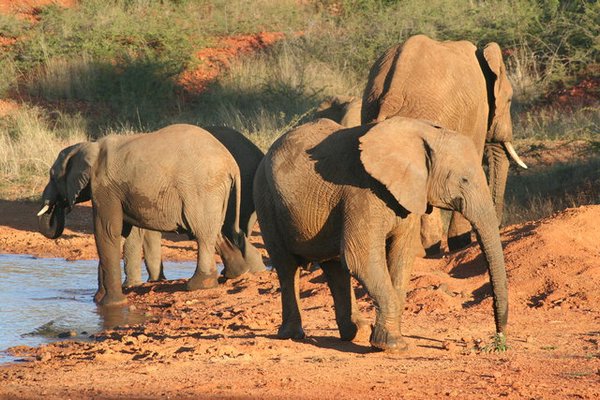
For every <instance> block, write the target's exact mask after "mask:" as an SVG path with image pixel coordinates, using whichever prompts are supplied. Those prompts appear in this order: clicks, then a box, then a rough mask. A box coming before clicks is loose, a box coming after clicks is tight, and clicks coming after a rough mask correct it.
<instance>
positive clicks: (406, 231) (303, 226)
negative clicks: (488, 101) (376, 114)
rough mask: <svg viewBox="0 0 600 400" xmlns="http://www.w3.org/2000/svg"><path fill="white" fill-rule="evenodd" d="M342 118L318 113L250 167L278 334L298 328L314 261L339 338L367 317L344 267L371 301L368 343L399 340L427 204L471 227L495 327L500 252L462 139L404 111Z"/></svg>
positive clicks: (480, 180)
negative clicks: (302, 284) (302, 271)
mask: <svg viewBox="0 0 600 400" xmlns="http://www.w3.org/2000/svg"><path fill="white" fill-rule="evenodd" d="M342 128H343V127H342V126H341V125H339V124H337V123H335V122H333V121H331V120H327V119H320V120H317V121H314V122H311V123H308V124H305V125H302V126H300V127H298V128H297V129H294V130H292V131H290V132H288V133H287V134H285V135H283V136H282V137H280V138H279V139H278V140H277V141H276V142H275V143H274V144H273V145H272V147H271V148H270V150H269V151H268V152H267V154H266V155H265V158H264V159H263V161H262V162H261V164H260V165H259V167H258V170H257V172H256V177H255V179H254V203H255V205H256V212H257V214H258V221H259V223H260V226H261V231H262V235H263V238H264V241H265V245H266V248H267V250H268V251H269V255H270V256H271V260H272V262H273V266H274V267H275V269H276V271H277V275H278V277H279V282H280V285H281V298H282V306H283V313H282V316H283V322H282V324H281V327H280V328H279V331H278V336H279V337H280V338H302V337H304V331H303V329H302V321H301V312H300V309H299V306H298V302H299V289H298V275H299V267H301V266H304V265H306V264H308V263H310V262H314V261H316V262H319V263H320V264H321V266H322V269H323V272H324V274H325V276H326V279H327V283H328V285H329V287H330V289H331V292H332V295H333V299H334V305H335V315H336V321H337V324H338V329H339V332H340V336H341V338H342V339H343V340H352V339H353V338H354V337H355V335H356V333H357V331H358V330H361V329H367V327H368V324H367V323H366V322H365V321H364V320H363V319H362V317H361V316H360V314H359V312H358V310H357V307H356V303H355V300H354V297H353V294H352V292H353V291H352V290H351V286H350V276H351V275H352V276H354V277H356V278H357V279H358V280H359V281H360V282H361V284H362V285H363V286H364V287H365V289H366V290H367V291H368V293H369V295H370V296H371V297H372V298H373V300H374V301H375V302H376V305H377V318H376V321H375V325H374V327H373V331H372V333H371V344H372V345H373V346H374V347H376V348H379V349H383V350H389V351H398V350H402V349H405V348H406V344H405V342H404V340H403V338H402V334H401V328H400V322H401V316H402V311H403V310H404V302H405V298H406V287H407V284H408V282H409V280H410V270H411V267H412V264H413V261H414V258H415V243H416V242H418V240H419V226H420V223H419V218H420V216H421V214H423V213H425V212H426V211H427V210H428V209H430V208H431V207H432V206H435V207H440V208H444V209H450V210H456V211H459V212H461V213H462V214H463V215H464V216H465V217H466V218H467V219H468V220H469V221H470V222H471V223H472V224H473V226H474V227H475V229H476V231H477V233H478V235H479V237H480V238H481V240H480V244H481V247H482V250H483V252H484V254H485V257H486V259H487V261H488V264H489V272H490V280H491V283H492V288H493V296H494V316H495V321H496V330H497V332H499V333H502V334H504V332H505V330H506V323H507V316H508V297H507V285H506V272H505V267H504V256H503V253H502V246H501V243H500V236H499V232H498V224H497V222H496V212H495V208H494V204H493V202H492V198H491V195H490V192H489V189H488V186H487V182H486V179H485V175H484V172H483V169H482V168H481V167H480V166H478V165H477V161H478V159H479V154H478V153H477V151H476V149H475V148H474V146H473V143H472V141H471V140H470V139H468V138H466V137H465V136H463V135H458V134H456V133H454V132H451V131H448V130H445V129H441V128H439V127H436V126H433V125H431V124H429V123H426V122H423V121H418V120H414V119H409V118H403V117H394V118H391V119H388V120H386V121H383V122H380V123H378V124H369V125H362V126H359V127H355V128H350V129H342ZM459 150H460V151H459Z"/></svg>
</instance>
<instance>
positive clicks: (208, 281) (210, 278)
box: [185, 274, 219, 291]
mask: <svg viewBox="0 0 600 400" xmlns="http://www.w3.org/2000/svg"><path fill="white" fill-rule="evenodd" d="M217 286H219V281H218V279H217V274H214V275H204V276H195V275H194V276H193V277H192V278H191V279H190V280H189V281H187V283H186V284H185V289H186V290H188V291H192V290H200V289H212V288H215V287H217Z"/></svg>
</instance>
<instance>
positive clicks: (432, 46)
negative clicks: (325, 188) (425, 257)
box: [361, 35, 527, 250]
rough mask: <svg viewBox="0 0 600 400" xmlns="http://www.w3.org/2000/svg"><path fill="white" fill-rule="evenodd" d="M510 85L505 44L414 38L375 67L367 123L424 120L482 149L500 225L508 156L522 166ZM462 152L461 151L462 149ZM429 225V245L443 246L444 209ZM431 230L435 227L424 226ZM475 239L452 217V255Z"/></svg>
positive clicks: (365, 108)
mask: <svg viewBox="0 0 600 400" xmlns="http://www.w3.org/2000/svg"><path fill="white" fill-rule="evenodd" d="M511 99H512V87H511V84H510V82H509V81H508V79H507V77H506V68H505V66H504V62H503V61H502V52H501V50H500V46H498V44H496V43H493V42H492V43H489V44H487V45H486V46H485V47H484V48H483V49H478V48H477V47H475V46H474V45H473V44H472V43H470V42H468V41H458V42H452V41H446V42H438V41H436V40H432V39H430V38H428V37H427V36H424V35H417V36H413V37H411V38H409V39H408V40H407V41H406V42H404V44H399V45H396V46H393V47H391V48H390V49H388V50H387V51H386V52H385V53H384V54H383V55H382V56H381V57H380V58H379V59H378V60H377V61H376V62H375V64H374V65H373V66H372V67H371V71H370V73H369V79H368V83H367V85H366V87H365V90H364V93H363V101H362V110H361V120H362V123H363V124H365V123H370V122H378V121H383V120H385V119H386V118H390V117H392V116H396V115H397V116H404V117H412V118H418V119H426V120H429V121H432V122H434V123H436V124H439V125H442V126H444V127H445V128H448V129H451V130H454V131H457V132H461V133H462V134H464V135H466V136H468V137H469V138H471V140H472V141H473V143H474V144H475V148H476V149H477V152H478V154H479V160H477V164H478V165H479V164H480V163H481V159H482V157H483V154H484V152H485V156H486V160H487V164H488V167H489V169H488V181H489V186H490V190H491V193H492V198H493V200H494V204H495V207H496V216H497V219H498V222H499V223H500V222H501V221H502V209H503V207H504V190H505V188H506V179H507V174H508V158H507V153H508V154H510V155H511V156H512V157H513V158H514V159H515V161H516V162H517V163H519V165H521V166H522V167H524V168H527V166H526V165H525V164H524V163H523V162H522V161H521V160H520V159H519V157H518V155H517V154H516V152H515V151H514V148H513V146H512V144H511V142H512V139H513V132H512V121H511V116H510V104H511ZM458 152H459V153H458V154H460V152H461V150H460V149H458ZM433 215H435V216H436V219H437V221H436V219H434V220H433V221H432V220H431V219H429V218H426V219H425V220H424V221H423V222H424V225H425V227H424V231H425V232H424V234H423V235H424V241H425V242H426V243H424V245H425V247H426V248H428V247H431V246H439V244H438V243H437V242H439V239H440V237H436V236H438V234H428V233H427V231H428V230H429V229H438V231H439V232H440V233H441V230H439V228H435V227H439V226H441V223H440V222H438V221H439V212H437V211H436V213H434V214H433ZM428 226H430V227H431V228H427V227H428ZM470 242H471V226H470V224H469V223H468V222H467V221H466V220H465V219H464V218H462V217H460V215H459V214H458V213H456V212H455V213H453V215H452V219H451V222H450V226H449V228H448V247H449V249H450V250H455V249H458V248H461V247H464V246H466V245H467V244H469V243H470Z"/></svg>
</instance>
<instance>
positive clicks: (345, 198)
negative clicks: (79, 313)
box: [38, 35, 526, 351]
mask: <svg viewBox="0 0 600 400" xmlns="http://www.w3.org/2000/svg"><path fill="white" fill-rule="evenodd" d="M511 96H512V89H511V85H510V83H509V81H508V79H507V77H506V68H505V66H504V63H503V61H502V54H501V50H500V47H499V46H498V45H497V44H496V43H490V44H488V45H487V46H485V47H484V48H483V49H478V48H476V47H475V46H474V45H473V44H471V43H469V42H467V41H458V42H438V41H435V40H432V39H430V38H428V37H426V36H423V35H418V36H413V37H411V38H409V39H408V40H407V41H406V42H404V43H403V44H400V45H397V46H393V47H392V48H390V49H388V50H387V51H386V52H385V53H384V54H383V55H382V56H381V57H380V58H379V59H378V60H377V61H376V62H375V63H374V65H373V66H372V68H371V71H370V74H369V77H368V83H367V85H366V87H365V89H364V93H363V98H362V101H361V99H353V98H350V97H340V98H334V99H331V100H329V102H328V103H324V104H323V105H322V106H321V107H320V109H319V110H318V112H317V113H316V114H317V119H316V120H314V121H311V122H308V123H305V124H304V125H301V126H299V127H297V128H295V129H293V130H291V131H290V132H287V133H285V134H284V135H282V136H281V137H279V138H278V139H277V140H276V141H275V142H274V143H273V145H272V146H271V148H270V149H269V150H268V152H267V153H266V155H263V153H262V152H261V151H260V150H259V149H258V148H257V147H256V146H255V145H254V144H253V143H252V142H250V141H249V140H248V139H247V138H245V137H244V136H243V135H242V134H241V133H239V132H237V131H235V130H233V129H230V128H224V127H206V128H204V129H202V128H199V127H196V126H192V125H185V124H178V125H171V126H168V127H166V128H163V129H160V130H158V131H156V132H153V133H149V134H136V135H126V136H118V135H117V136H114V135H113V136H107V137H104V138H101V139H99V140H97V141H95V142H83V143H79V144H76V145H73V146H70V147H67V148H65V149H64V150H62V151H61V152H60V153H59V155H58V157H57V159H56V161H55V162H54V164H53V166H52V168H51V169H50V181H49V182H48V184H47V186H46V188H45V189H44V192H43V195H42V200H43V205H42V209H41V210H40V211H39V213H38V219H39V226H40V231H41V232H42V233H43V234H44V235H45V236H47V237H49V238H57V237H59V236H60V235H61V233H62V231H63V228H64V224H65V215H66V213H68V212H69V211H70V209H71V208H72V207H73V205H74V204H76V203H79V202H83V201H87V200H91V201H92V208H93V221H94V237H95V240H96V246H97V250H98V256H99V266H98V291H97V292H96V294H95V297H94V298H95V301H96V302H97V303H98V304H100V305H118V304H123V303H125V302H126V298H125V296H124V295H123V292H122V287H127V286H134V285H137V284H140V283H141V273H140V262H141V252H142V248H143V251H144V257H145V261H146V265H147V268H148V272H149V279H150V280H160V279H164V273H163V268H162V262H161V256H160V239H161V234H160V232H179V233H186V234H188V235H189V237H190V238H192V239H194V240H195V241H196V242H197V245H198V258H197V266H196V270H195V272H194V275H193V276H192V277H191V278H190V279H189V280H188V282H187V289H189V290H195V289H204V288H211V287H215V286H217V285H218V280H217V278H218V272H217V269H216V266H215V262H214V257H213V255H214V251H215V250H216V251H217V253H218V254H219V255H220V256H221V258H222V260H223V265H224V271H223V273H224V275H225V276H226V277H236V276H239V275H241V274H243V273H246V272H253V273H254V272H258V271H262V270H264V269H265V266H264V264H263V261H262V257H261V255H260V253H259V251H258V250H257V249H256V248H255V247H254V246H253V245H252V243H250V241H249V240H248V237H249V236H250V234H251V231H252V228H253V226H254V225H255V222H256V221H257V219H258V221H259V223H260V227H261V233H262V237H263V240H264V244H265V247H266V249H267V251H268V253H269V255H270V257H271V261H272V264H273V267H274V269H275V270H276V272H277V276H278V279H279V283H280V286H281V298H282V324H281V326H280V328H279V331H278V336H279V337H281V338H302V337H304V331H303V328H302V319H301V311H300V307H299V304H298V303H299V288H298V275H299V268H300V267H302V266H305V265H308V264H309V263H314V262H316V263H318V264H319V265H320V266H321V269H322V271H323V274H324V276H325V278H326V281H327V284H328V286H329V288H330V290H331V293H332V295H333V299H334V305H335V318H336V322H337V325H338V329H339V332H340V336H341V338H342V339H343V340H352V339H353V338H354V337H355V336H356V334H357V332H358V331H359V330H363V329H364V330H367V329H371V336H370V338H371V339H370V342H371V345H372V346H373V347H375V348H378V349H383V350H387V351H399V350H403V349H405V348H406V343H405V342H404V340H403V337H402V333H401V316H402V311H403V310H404V302H405V299H406V288H407V285H408V282H409V280H410V273H411V267H412V264H413V261H414V259H415V257H417V256H421V255H423V249H424V248H425V250H426V252H429V253H431V252H439V251H440V243H441V238H442V229H441V227H442V224H441V219H440V212H439V209H445V210H450V211H452V218H451V222H450V226H449V228H448V235H447V236H448V247H449V249H450V250H454V249H457V248H460V247H463V246H465V245H466V244H468V243H470V241H471V230H472V229H473V230H474V231H475V233H476V236H477V239H478V241H479V244H480V246H481V248H482V251H483V253H484V255H485V258H486V260H487V262H488V271H489V275H490V282H491V286H492V290H493V298H494V303H493V309H494V317H495V323H496V332H497V333H498V334H502V335H503V334H504V333H505V331H506V324H507V317H508V294H507V282H506V272H505V266H504V256H503V252H502V246H501V243H500V236H499V230H498V226H499V221H501V217H502V208H503V196H504V189H505V186H506V178H507V172H508V155H509V156H512V157H513V158H514V159H515V161H516V162H517V163H519V164H520V165H522V166H523V167H525V168H526V166H525V165H524V164H523V163H522V161H520V160H519V158H518V156H517V155H516V153H515V152H514V149H513V147H512V145H511V140H512V123H511V119H510V102H511ZM457 132H460V133H457ZM484 156H485V161H486V163H487V166H488V167H487V169H488V177H487V179H486V175H485V173H484V169H483V167H482V160H483V159H484ZM122 237H125V238H126V240H125V244H124V246H123V256H124V259H125V273H126V280H125V282H124V283H122V282H121V270H120V259H121V238H122ZM351 276H353V277H354V278H356V279H357V280H358V281H359V282H360V283H361V284H362V285H363V286H364V288H365V289H366V290H367V292H368V294H369V295H370V296H371V298H372V299H373V300H374V302H375V304H376V310H377V315H376V320H375V324H374V325H373V326H372V328H371V325H370V323H368V322H367V321H366V320H365V319H364V318H363V317H362V316H361V315H360V313H359V311H358V307H357V306H356V300H355V296H354V292H353V290H352V286H351V281H350V277H351Z"/></svg>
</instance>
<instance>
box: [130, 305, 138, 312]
mask: <svg viewBox="0 0 600 400" xmlns="http://www.w3.org/2000/svg"><path fill="white" fill-rule="evenodd" d="M135 310H137V307H136V306H135V304H130V305H129V311H135Z"/></svg>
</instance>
